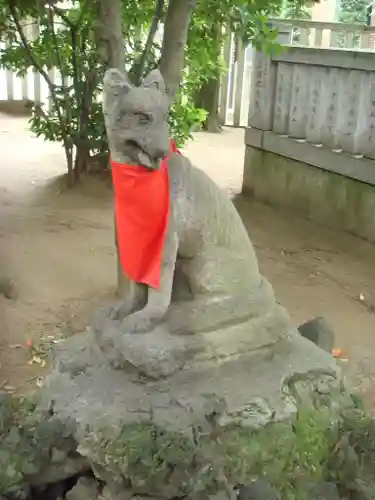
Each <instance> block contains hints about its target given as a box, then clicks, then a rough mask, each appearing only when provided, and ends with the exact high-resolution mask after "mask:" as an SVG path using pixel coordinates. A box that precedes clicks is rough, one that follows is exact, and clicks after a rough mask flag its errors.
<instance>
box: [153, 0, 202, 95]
mask: <svg viewBox="0 0 375 500" xmlns="http://www.w3.org/2000/svg"><path fill="white" fill-rule="evenodd" d="M194 7H195V0H169V5H168V11H167V17H166V20H165V24H164V36H163V44H162V52H161V58H160V71H161V73H162V75H163V77H164V81H165V85H166V88H167V92H168V94H169V95H170V96H171V97H172V98H173V97H175V95H176V94H177V92H178V88H179V86H180V82H181V74H182V70H183V69H184V61H185V45H186V41H187V36H188V29H189V24H190V17H191V14H192V12H193V10H194Z"/></svg>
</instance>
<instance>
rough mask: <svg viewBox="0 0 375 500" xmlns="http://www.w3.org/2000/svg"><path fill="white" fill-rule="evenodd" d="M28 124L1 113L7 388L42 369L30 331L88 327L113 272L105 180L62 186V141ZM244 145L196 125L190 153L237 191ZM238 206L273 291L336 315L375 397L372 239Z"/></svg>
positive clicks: (249, 204) (353, 362) (350, 365)
mask: <svg viewBox="0 0 375 500" xmlns="http://www.w3.org/2000/svg"><path fill="white" fill-rule="evenodd" d="M26 126H27V123H26V120H25V119H20V118H17V119H15V118H9V117H6V116H0V144H1V151H2V153H1V157H0V166H1V170H0V172H1V181H0V263H4V264H5V265H6V268H7V270H8V273H9V274H10V276H11V277H13V278H14V280H15V282H16V284H17V289H18V298H17V299H16V300H7V299H5V298H3V297H2V296H1V297H0V388H1V387H3V388H4V387H5V388H6V389H7V390H10V391H12V390H17V391H20V390H22V391H23V390H26V389H29V388H31V387H35V384H36V383H37V378H36V377H37V376H38V375H40V373H43V370H42V369H41V368H40V366H39V365H38V363H37V364H32V365H31V364H30V358H31V357H30V352H29V349H27V348H26V347H25V342H27V341H28V340H30V339H33V340H34V341H37V339H38V338H40V337H43V338H46V339H47V341H48V342H49V341H51V340H53V339H57V338H59V336H61V335H67V334H71V333H73V332H77V331H80V330H82V329H83V328H84V327H85V326H86V324H87V322H88V319H89V317H90V314H91V312H92V311H93V309H94V308H95V307H96V306H97V305H99V304H100V303H102V302H103V301H104V300H105V299H106V298H108V297H110V296H111V294H112V293H113V291H114V285H115V283H116V261H115V253H114V244H113V215H112V201H111V189H110V183H109V182H108V181H107V182H105V181H103V179H101V180H100V179H90V180H88V181H87V182H85V183H84V185H82V186H81V187H80V188H78V189H76V190H74V191H69V190H65V189H64V188H62V187H61V186H62V183H61V181H60V180H59V175H60V174H61V173H64V172H65V164H64V156H63V152H62V150H61V149H60V147H59V146H56V145H55V144H47V143H44V142H43V141H41V140H39V139H36V138H33V137H32V136H31V135H30V134H29V133H28V132H27V130H26ZM243 150H244V147H243V131H241V130H234V129H227V130H225V132H224V133H223V134H222V135H220V136H217V135H211V134H205V133H199V134H196V136H195V141H194V142H192V143H190V144H189V145H188V147H187V148H186V150H185V153H186V154H187V155H188V156H189V157H190V158H191V159H192V160H193V162H194V163H195V164H196V165H197V166H199V167H201V168H202V169H205V170H206V171H207V172H208V173H209V174H210V175H211V176H212V177H213V178H214V179H215V181H216V182H218V184H219V185H220V186H222V187H223V188H224V189H226V190H228V191H229V192H231V193H235V192H238V191H239V189H240V186H241V176H242V168H243V153H244V151H243ZM239 208H240V212H241V215H242V216H243V218H244V220H245V223H246V225H247V227H248V229H249V233H250V236H251V238H252V240H253V243H254V245H255V247H256V251H257V254H258V257H259V261H260V266H261V270H262V272H263V273H264V274H265V275H266V276H267V278H269V279H270V281H271V282H272V283H273V285H274V287H275V289H276V293H277V295H278V298H279V299H280V300H281V301H282V302H283V303H284V304H285V305H286V306H287V308H288V309H289V311H290V313H291V315H292V317H293V320H294V321H295V323H296V324H297V323H298V324H300V323H302V322H303V321H305V320H307V319H309V318H312V317H314V316H317V315H324V316H325V317H326V318H327V319H328V320H329V322H330V323H331V325H332V326H333V328H334V329H335V331H336V335H337V341H336V345H337V346H338V347H341V348H342V349H344V351H345V352H346V354H347V357H348V362H347V363H345V366H346V367H347V369H348V372H349V373H350V375H353V380H354V381H355V383H356V384H357V386H358V387H359V388H360V390H361V391H362V392H363V393H364V394H365V396H366V400H367V402H368V405H369V407H370V408H374V409H375V389H373V388H372V386H373V381H374V380H375V363H374V361H375V251H374V250H375V248H374V246H373V245H371V244H369V243H367V242H365V241H363V240H360V239H357V238H355V237H353V236H351V235H348V234H344V233H340V232H338V231H334V230H332V229H328V228H323V227H320V226H318V225H316V224H314V223H311V222H308V221H305V220H302V219H300V218H298V216H297V215H296V214H290V213H281V212H280V211H277V210H274V209H272V208H270V207H268V206H264V205H261V204H259V203H256V202H253V201H251V200H247V201H246V200H241V201H240V202H239ZM360 297H362V299H363V298H364V300H361V298H360ZM36 361H38V360H37V359H36Z"/></svg>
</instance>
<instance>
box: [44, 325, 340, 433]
mask: <svg viewBox="0 0 375 500" xmlns="http://www.w3.org/2000/svg"><path fill="white" fill-rule="evenodd" d="M236 328H237V330H238V327H236ZM226 330H227V331H226V332H225V337H226V338H230V333H231V332H230V331H229V332H228V330H230V329H226ZM233 330H235V329H234V328H233ZM235 333H236V332H235V331H233V335H234V334H235ZM228 334H229V337H228ZM216 335H217V337H219V338H220V332H216ZM237 335H238V331H237ZM223 336H224V332H223ZM137 340H138V341H139V342H143V349H144V351H145V352H146V351H147V342H148V340H149V339H147V336H145V335H140V336H138V339H137ZM152 350H153V349H152V346H151V352H152ZM163 352H165V350H164V351H163ZM227 352H228V351H227ZM55 363H56V367H57V368H56V370H55V371H54V372H53V373H52V374H51V375H50V376H49V378H48V379H47V389H46V391H45V394H44V398H46V399H47V400H48V401H46V402H47V404H51V401H53V408H54V412H55V414H56V415H58V417H59V419H60V420H61V421H63V422H64V421H70V422H75V424H76V426H77V433H78V434H79V430H84V429H86V428H87V427H90V428H95V427H98V426H99V427H100V426H111V425H114V426H120V427H121V426H123V425H128V424H132V423H134V422H137V423H139V422H144V421H149V420H150V416H151V415H152V419H153V422H154V423H155V424H156V425H158V426H161V427H166V428H168V429H169V430H175V431H181V432H188V433H189V432H190V428H191V425H192V424H193V423H194V424H196V423H199V424H200V425H203V423H204V422H206V420H207V415H209V414H211V413H212V412H215V413H216V415H217V420H218V423H219V424H220V426H226V425H230V424H233V423H236V424H239V425H241V426H245V427H250V428H259V427H262V426H264V425H266V424H267V423H269V422H275V421H280V420H285V419H288V418H290V417H293V415H295V413H296V412H297V408H298V406H299V405H307V406H313V407H314V406H315V407H316V406H319V405H320V404H324V405H327V404H328V405H335V403H336V401H337V398H338V397H339V396H340V395H341V393H342V391H343V387H342V379H341V372H340V370H339V369H338V367H337V365H336V363H335V361H334V360H333V358H332V357H331V356H330V355H329V354H328V353H326V352H324V351H323V350H322V349H320V348H319V347H317V346H315V345H314V344H312V343H311V342H309V341H308V340H306V339H305V338H303V337H302V336H301V335H299V333H298V331H297V330H293V331H292V332H290V334H289V335H288V336H286V337H285V338H283V339H282V340H280V341H279V342H276V343H275V344H273V345H270V346H268V347H267V346H263V347H260V348H259V349H254V350H251V351H247V352H246V351H245V352H242V353H241V352H240V353H236V354H232V355H228V354H227V356H225V357H223V358H220V357H219V356H218V357H215V356H211V357H210V358H209V359H208V358H207V357H205V359H202V358H200V357H199V356H196V357H195V358H192V359H190V361H189V363H188V364H185V366H184V368H182V369H180V370H178V371H176V372H175V373H174V374H173V375H172V376H171V377H168V378H160V379H159V380H150V379H149V378H146V377H140V376H139V373H138V372H137V370H136V369H135V368H134V367H132V366H129V368H128V370H127V371H125V370H116V369H114V368H112V366H111V365H110V363H109V362H108V359H107V357H105V356H104V355H103V353H102V352H101V351H100V350H99V349H98V348H97V347H96V345H95V342H94V340H93V337H92V336H91V334H90V332H86V333H83V334H80V335H76V336H75V337H73V338H71V339H69V340H67V341H66V342H65V343H63V344H60V345H59V347H58V350H56V352H55Z"/></svg>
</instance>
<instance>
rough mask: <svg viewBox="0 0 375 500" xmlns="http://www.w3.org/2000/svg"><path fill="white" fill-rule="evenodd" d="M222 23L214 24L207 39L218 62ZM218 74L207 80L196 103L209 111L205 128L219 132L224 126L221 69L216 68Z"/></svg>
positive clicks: (198, 94)
mask: <svg viewBox="0 0 375 500" xmlns="http://www.w3.org/2000/svg"><path fill="white" fill-rule="evenodd" d="M221 38H222V37H221V25H220V24H213V25H212V26H211V29H210V30H209V33H207V39H208V40H209V43H210V44H212V50H213V51H214V55H215V58H216V63H218V62H219V58H220V53H221ZM215 73H216V74H215V75H214V76H212V78H210V79H209V80H208V81H207V82H205V83H204V84H203V85H202V87H201V88H200V90H199V92H198V93H197V96H196V99H195V105H196V106H197V107H198V108H202V109H204V110H206V111H207V112H208V116H207V119H206V122H205V123H204V125H203V126H204V129H205V130H207V131H208V132H214V133H219V132H222V130H223V129H222V127H221V124H220V119H219V91H220V76H221V75H220V71H219V69H217V70H216V72H215Z"/></svg>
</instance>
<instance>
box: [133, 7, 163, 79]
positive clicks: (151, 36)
mask: <svg viewBox="0 0 375 500" xmlns="http://www.w3.org/2000/svg"><path fill="white" fill-rule="evenodd" d="M163 9H164V0H157V2H156V7H155V13H154V17H153V18H152V22H151V26H150V30H149V32H148V36H147V40H146V44H145V46H144V49H143V52H142V54H141V56H140V57H139V58H138V60H136V61H135V62H134V64H133V67H132V68H131V70H130V71H129V73H130V76H131V79H132V80H133V82H134V84H135V85H139V84H140V80H141V78H142V74H143V71H144V66H145V64H146V61H147V59H148V56H149V54H150V52H151V49H152V46H153V44H154V40H155V35H156V32H157V29H158V25H159V21H160V20H161V18H162V16H163Z"/></svg>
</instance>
